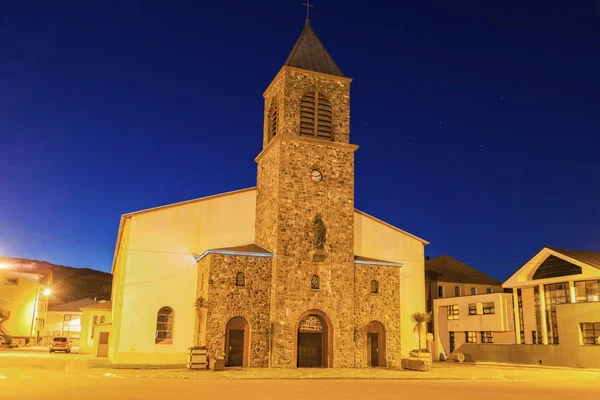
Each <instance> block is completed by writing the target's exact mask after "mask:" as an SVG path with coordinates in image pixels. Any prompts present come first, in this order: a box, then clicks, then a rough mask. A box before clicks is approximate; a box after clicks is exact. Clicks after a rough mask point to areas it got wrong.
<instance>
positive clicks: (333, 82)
mask: <svg viewBox="0 0 600 400" xmlns="http://www.w3.org/2000/svg"><path fill="white" fill-rule="evenodd" d="M350 82H352V80H351V79H349V78H344V77H339V76H332V75H325V74H320V73H317V72H310V71H305V70H301V69H297V68H292V67H283V68H282V69H281V71H280V72H279V73H278V74H277V76H276V77H275V79H274V80H273V82H272V83H271V85H269V87H268V88H267V90H266V91H265V93H264V95H263V97H264V98H265V118H264V121H265V125H264V133H263V147H266V146H267V144H268V143H269V141H270V139H272V136H273V135H272V134H271V132H270V128H269V127H270V125H269V117H270V113H271V105H272V103H273V102H274V101H275V102H277V103H278V105H279V110H278V111H279V112H278V122H277V127H278V128H277V133H278V134H285V135H293V136H299V135H300V101H301V100H302V97H303V96H304V95H305V94H306V93H308V92H314V91H318V92H320V93H322V94H324V95H325V96H327V98H328V99H329V101H330V102H331V105H332V108H333V121H332V122H333V128H334V131H333V141H334V142H339V143H350Z"/></svg>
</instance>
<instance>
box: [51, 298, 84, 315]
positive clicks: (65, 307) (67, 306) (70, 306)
mask: <svg viewBox="0 0 600 400" xmlns="http://www.w3.org/2000/svg"><path fill="white" fill-rule="evenodd" d="M95 303H96V300H94V299H90V298H85V299H81V300H75V301H72V302H70V303H64V304H59V305H57V306H54V307H50V308H49V309H48V311H75V312H77V311H81V310H80V309H81V308H83V307H87V306H91V305H93V304H95Z"/></svg>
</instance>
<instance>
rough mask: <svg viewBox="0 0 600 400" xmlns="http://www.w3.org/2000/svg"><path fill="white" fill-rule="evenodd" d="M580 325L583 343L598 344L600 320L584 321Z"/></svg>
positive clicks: (599, 341) (599, 339)
mask: <svg viewBox="0 0 600 400" xmlns="http://www.w3.org/2000/svg"><path fill="white" fill-rule="evenodd" d="M580 325H581V334H582V336H583V344H594V345H600V322H584V323H582V324H580Z"/></svg>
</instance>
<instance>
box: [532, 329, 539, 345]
mask: <svg viewBox="0 0 600 400" xmlns="http://www.w3.org/2000/svg"><path fill="white" fill-rule="evenodd" d="M537 338H538V335H537V332H536V331H531V342H532V343H533V344H540V343H538V341H537Z"/></svg>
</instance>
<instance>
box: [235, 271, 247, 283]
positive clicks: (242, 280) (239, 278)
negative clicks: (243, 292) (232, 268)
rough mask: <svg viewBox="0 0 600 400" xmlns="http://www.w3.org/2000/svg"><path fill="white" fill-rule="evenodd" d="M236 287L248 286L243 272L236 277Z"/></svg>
mask: <svg viewBox="0 0 600 400" xmlns="http://www.w3.org/2000/svg"><path fill="white" fill-rule="evenodd" d="M235 286H246V276H245V275H244V273H243V272H241V271H240V272H238V273H237V274H236V275H235Z"/></svg>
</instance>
